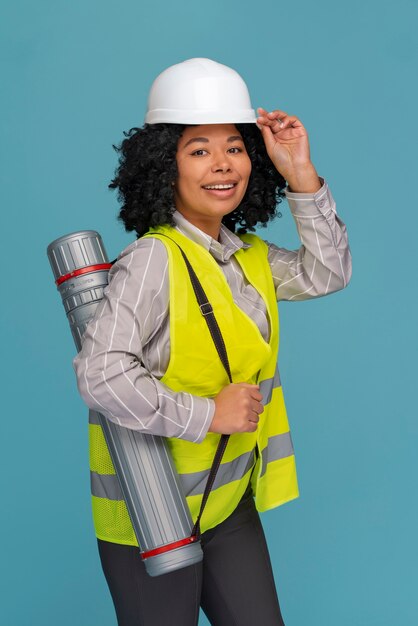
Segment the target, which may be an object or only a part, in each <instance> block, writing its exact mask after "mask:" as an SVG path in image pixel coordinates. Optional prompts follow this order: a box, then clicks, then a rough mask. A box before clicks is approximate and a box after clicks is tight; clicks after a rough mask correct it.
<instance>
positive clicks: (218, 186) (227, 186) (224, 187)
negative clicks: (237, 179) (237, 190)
mask: <svg viewBox="0 0 418 626" xmlns="http://www.w3.org/2000/svg"><path fill="white" fill-rule="evenodd" d="M237 184H238V183H227V184H224V185H203V189H207V190H213V189H216V190H220V191H222V190H224V189H233V188H234V187H236V186H237Z"/></svg>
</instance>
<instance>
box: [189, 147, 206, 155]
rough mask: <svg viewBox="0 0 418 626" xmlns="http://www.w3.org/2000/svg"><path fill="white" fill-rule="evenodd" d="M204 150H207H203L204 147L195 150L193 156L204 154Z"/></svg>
mask: <svg viewBox="0 0 418 626" xmlns="http://www.w3.org/2000/svg"><path fill="white" fill-rule="evenodd" d="M204 152H206V150H203V148H199V150H195V151H194V152H192V156H203V153H204Z"/></svg>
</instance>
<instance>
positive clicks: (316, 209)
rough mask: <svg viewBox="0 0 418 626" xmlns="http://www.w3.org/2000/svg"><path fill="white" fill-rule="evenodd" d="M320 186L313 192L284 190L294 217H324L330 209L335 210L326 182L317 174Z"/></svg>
mask: <svg viewBox="0 0 418 626" xmlns="http://www.w3.org/2000/svg"><path fill="white" fill-rule="evenodd" d="M319 180H320V181H321V188H320V189H318V191H315V192H314V193H298V192H295V191H288V190H287V188H286V189H285V190H284V192H285V195H286V199H287V202H288V205H289V208H290V210H291V211H292V214H293V216H294V217H301V218H304V217H307V218H315V217H324V216H326V215H328V214H329V212H330V211H334V212H335V202H334V199H333V197H332V194H331V191H330V189H329V187H328V184H327V182H326V181H325V179H324V178H322V176H319Z"/></svg>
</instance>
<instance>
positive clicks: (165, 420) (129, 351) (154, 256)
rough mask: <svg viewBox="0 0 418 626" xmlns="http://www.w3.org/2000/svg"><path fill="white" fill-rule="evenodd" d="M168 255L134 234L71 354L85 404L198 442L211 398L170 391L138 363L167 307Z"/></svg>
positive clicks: (132, 424) (134, 425) (127, 422)
mask: <svg viewBox="0 0 418 626" xmlns="http://www.w3.org/2000/svg"><path fill="white" fill-rule="evenodd" d="M168 303H169V285H168V258H167V251H166V249H165V246H164V244H163V243H162V242H161V241H159V240H158V239H156V238H147V239H140V240H138V241H136V242H134V243H133V244H131V246H129V247H128V248H126V250H125V251H124V252H123V253H122V254H121V255H120V257H119V258H118V260H117V262H116V263H115V264H114V265H113V266H112V268H111V270H110V272H109V285H108V286H107V287H106V289H105V291H104V297H103V300H102V301H101V302H100V304H99V306H98V308H97V311H96V314H95V316H94V318H93V320H92V321H91V322H90V323H89V325H88V326H87V329H86V332H85V334H84V338H83V346H82V349H81V351H80V352H79V354H78V355H77V356H76V358H75V359H74V361H73V365H74V369H75V372H76V376H77V384H78V389H79V392H80V394H81V396H82V398H83V399H84V401H85V402H86V404H87V406H88V407H90V408H91V409H94V410H96V411H98V412H100V413H101V414H102V415H104V416H105V417H107V418H108V419H110V420H111V421H113V422H115V423H117V424H119V425H120V426H124V427H126V428H131V429H133V430H138V431H141V432H144V433H148V434H152V435H159V436H164V437H178V438H180V439H186V440H188V441H192V442H195V443H200V442H201V441H202V440H203V438H204V437H205V435H206V433H207V431H208V429H209V426H210V424H211V422H212V418H213V415H214V412H215V402H214V400H213V399H211V398H202V397H199V396H194V395H192V394H190V393H187V392H174V391H173V390H171V389H170V388H169V387H167V386H166V385H164V384H163V383H161V382H160V380H159V379H158V378H156V377H155V376H153V375H152V374H151V372H149V371H148V370H147V369H146V368H145V367H144V364H143V362H142V354H143V347H144V346H145V345H146V344H147V342H148V341H150V339H152V337H153V335H154V334H155V332H156V329H157V328H158V324H159V323H160V322H159V321H160V320H161V319H162V318H163V317H164V316H166V315H167V314H168Z"/></svg>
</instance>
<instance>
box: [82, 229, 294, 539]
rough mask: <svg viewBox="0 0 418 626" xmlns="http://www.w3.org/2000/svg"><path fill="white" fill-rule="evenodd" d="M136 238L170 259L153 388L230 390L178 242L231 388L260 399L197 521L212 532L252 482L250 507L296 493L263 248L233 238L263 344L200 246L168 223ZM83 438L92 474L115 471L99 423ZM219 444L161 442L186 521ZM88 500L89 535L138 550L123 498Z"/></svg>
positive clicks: (250, 239) (210, 437) (234, 438)
mask: <svg viewBox="0 0 418 626" xmlns="http://www.w3.org/2000/svg"><path fill="white" fill-rule="evenodd" d="M159 233H161V234H162V235H163V236H160V235H159ZM165 235H166V236H165ZM144 237H156V238H158V239H160V240H161V241H162V242H163V243H164V245H165V246H166V249H167V253H168V261H169V284H170V360H169V364H168V368H167V371H166V373H165V374H164V376H163V377H162V378H161V382H163V383H164V384H165V385H167V386H168V387H169V388H171V389H173V391H187V392H189V393H191V394H194V395H198V396H202V397H215V396H216V395H217V394H218V393H219V392H220V391H221V389H223V387H225V386H226V385H228V384H229V379H228V376H227V374H226V372H225V369H224V367H223V365H222V363H221V360H220V358H219V355H218V353H217V350H216V347H215V345H214V343H213V339H212V337H211V335H210V332H209V330H208V327H207V325H206V322H205V320H204V318H203V316H202V314H201V312H200V309H199V305H198V303H197V301H196V296H195V294H194V291H193V287H192V285H191V282H190V278H189V273H188V271H187V268H186V265H185V263H184V260H183V257H182V256H181V252H180V250H179V248H178V246H177V245H176V243H175V242H177V243H178V244H179V245H180V246H181V248H182V249H183V250H184V252H185V253H186V255H187V257H188V259H189V261H190V263H191V265H192V267H193V269H194V270H195V272H196V274H197V276H198V278H199V280H200V282H201V283H202V286H203V288H204V290H205V292H206V295H207V296H208V299H209V302H210V303H211V304H212V307H213V311H214V314H215V316H216V319H217V321H218V324H219V327H220V330H221V333H222V336H223V338H224V341H225V345H226V349H227V353H228V358H229V363H230V368H231V373H232V380H233V382H234V383H238V382H247V383H253V384H254V383H257V384H259V385H260V392H261V393H262V395H263V400H262V403H263V405H264V411H263V413H262V414H261V415H260V421H259V424H258V428H257V431H256V432H255V433H234V434H232V435H231V436H230V439H229V442H228V445H227V448H226V451H225V454H224V456H223V459H222V463H221V465H220V467H219V470H218V473H217V476H216V481H215V484H214V487H213V489H212V491H211V494H210V496H209V499H208V502H207V504H206V508H205V511H204V513H203V516H202V520H201V524H200V526H201V531H202V532H205V531H206V530H208V529H209V528H213V527H214V526H216V525H217V524H219V523H220V522H222V521H223V520H224V519H226V518H227V517H228V516H229V515H230V514H231V513H232V512H233V511H234V509H235V508H236V506H237V504H238V502H239V501H240V499H241V497H242V495H243V494H244V492H245V489H246V487H247V485H248V482H249V480H250V479H251V484H252V489H253V492H254V494H255V503H256V507H257V510H258V511H265V510H268V509H271V508H274V507H276V506H279V505H281V504H283V503H284V502H287V501H289V500H292V499H293V498H296V497H298V495H299V492H298V484H297V476H296V465H295V457H294V453H293V446H292V440H291V435H290V432H289V424H288V420H287V415H286V408H285V404H284V399H283V392H282V387H281V384H280V378H279V374H278V370H277V354H278V344H279V318H278V310H277V301H276V294H275V289H274V284H273V278H272V274H271V269H270V266H269V264H268V259H267V252H268V248H267V245H266V243H265V242H264V241H262V239H260V238H259V237H258V236H257V235H253V234H246V235H240V238H241V239H242V240H243V241H244V242H247V243H249V244H250V247H248V248H241V249H240V250H238V251H237V252H236V253H235V255H234V256H235V259H236V260H237V262H238V263H239V264H240V266H241V268H242V270H243V272H244V275H245V277H246V279H247V280H248V282H249V283H250V284H251V285H252V286H253V287H254V288H255V289H256V290H257V291H258V292H259V294H260V295H261V297H262V298H263V300H264V302H265V304H266V308H267V315H268V320H269V327H270V340H269V342H268V343H267V342H266V341H265V340H264V338H263V337H262V335H261V333H260V331H259V329H258V327H257V325H256V324H255V323H254V321H253V320H252V319H251V318H250V317H248V315H246V314H245V313H244V312H243V311H242V309H240V308H239V307H238V306H237V305H236V304H235V303H234V301H233V297H232V293H231V290H230V287H229V285H228V283H227V281H226V279H225V276H224V274H223V272H222V270H221V269H220V267H219V265H218V264H217V262H216V261H215V259H214V258H213V257H212V255H211V254H210V252H208V251H207V250H206V249H205V248H204V247H203V246H201V245H199V244H197V243H195V242H193V241H191V240H190V239H189V238H188V237H186V236H185V235H182V234H181V233H180V232H178V231H177V230H175V229H174V228H172V227H169V226H160V227H158V228H151V229H150V231H149V232H148V233H147V234H146V235H144ZM168 237H170V239H169V238H168ZM92 430H93V432H92ZM90 434H91V437H90V468H91V470H92V471H93V472H98V473H103V474H105V473H106V474H115V470H114V468H113V465H112V462H111V459H110V455H109V452H108V450H107V446H106V443H105V440H104V436H103V433H102V432H101V428H100V426H99V425H97V424H90ZM219 439H220V435H218V434H216V433H207V435H206V437H205V438H204V440H203V441H202V442H201V443H191V442H190V441H186V440H184V439H178V438H174V437H170V438H168V444H169V447H170V449H171V453H172V456H173V459H174V463H175V466H176V468H177V471H178V473H179V477H180V480H181V483H182V485H183V489H184V492H185V494H186V499H187V502H188V505H189V508H190V511H191V514H192V518H193V521H195V520H196V517H197V514H198V511H199V508H200V503H201V499H202V494H203V491H204V487H205V484H206V479H207V476H208V472H209V469H210V467H211V464H212V461H213V457H214V454H215V451H216V448H217V445H218V442H219ZM256 448H257V450H258V455H255V451H256ZM115 478H116V477H115ZM107 495H108V494H107ZM92 499H93V517H94V523H95V528H96V535H97V536H98V537H99V538H101V539H104V540H106V541H112V542H115V543H124V544H129V545H138V544H137V542H136V539H135V535H134V532H133V528H132V525H131V522H130V519H129V515H128V513H127V510H126V505H125V502H124V501H123V500H121V499H111V498H109V497H103V498H101V497H97V496H92Z"/></svg>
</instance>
